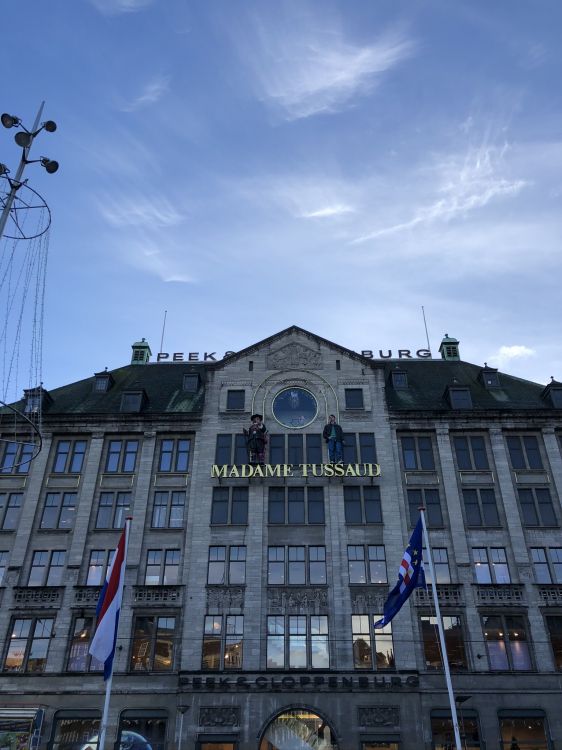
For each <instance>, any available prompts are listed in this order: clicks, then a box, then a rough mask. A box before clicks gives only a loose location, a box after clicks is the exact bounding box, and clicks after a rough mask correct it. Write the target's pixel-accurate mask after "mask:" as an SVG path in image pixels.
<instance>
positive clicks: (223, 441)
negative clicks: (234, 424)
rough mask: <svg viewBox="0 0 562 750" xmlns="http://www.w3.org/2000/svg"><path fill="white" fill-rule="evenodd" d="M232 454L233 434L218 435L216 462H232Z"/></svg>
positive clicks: (219, 463)
mask: <svg viewBox="0 0 562 750" xmlns="http://www.w3.org/2000/svg"><path fill="white" fill-rule="evenodd" d="M231 455H232V435H217V447H216V450H215V464H217V465H218V466H224V465H225V464H230V459H231Z"/></svg>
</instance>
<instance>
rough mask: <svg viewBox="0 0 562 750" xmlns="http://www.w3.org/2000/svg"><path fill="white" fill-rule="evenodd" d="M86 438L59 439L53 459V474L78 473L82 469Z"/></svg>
mask: <svg viewBox="0 0 562 750" xmlns="http://www.w3.org/2000/svg"><path fill="white" fill-rule="evenodd" d="M87 444H88V443H87V441H86V440H59V441H58V442H57V447H56V451H55V458H54V460H53V468H52V469H51V471H52V473H53V474H63V473H65V474H79V473H80V472H81V471H82V465H83V463H84V455H85V453H86V446H87Z"/></svg>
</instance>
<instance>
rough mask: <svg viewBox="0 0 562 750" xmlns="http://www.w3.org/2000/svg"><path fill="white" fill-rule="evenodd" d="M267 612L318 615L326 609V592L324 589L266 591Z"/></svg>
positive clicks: (276, 589)
mask: <svg viewBox="0 0 562 750" xmlns="http://www.w3.org/2000/svg"><path fill="white" fill-rule="evenodd" d="M267 606H268V610H269V612H293V613H295V614H312V615H314V614H319V613H320V612H325V611H326V610H327V608H328V592H327V591H326V590H325V589H297V590H294V589H292V588H287V589H281V588H275V589H273V588H271V589H268V590H267Z"/></svg>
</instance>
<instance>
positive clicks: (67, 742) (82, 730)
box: [49, 711, 100, 750]
mask: <svg viewBox="0 0 562 750" xmlns="http://www.w3.org/2000/svg"><path fill="white" fill-rule="evenodd" d="M99 729H100V713H99V712H98V711H80V712H75V711H59V712H58V713H57V714H55V720H54V722H53V735H52V736H53V740H52V743H51V745H49V748H50V750H98V734H99Z"/></svg>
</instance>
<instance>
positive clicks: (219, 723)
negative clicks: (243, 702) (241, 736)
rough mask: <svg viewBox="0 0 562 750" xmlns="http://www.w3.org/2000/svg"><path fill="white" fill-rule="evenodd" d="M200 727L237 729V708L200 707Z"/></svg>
mask: <svg viewBox="0 0 562 750" xmlns="http://www.w3.org/2000/svg"><path fill="white" fill-rule="evenodd" d="M199 726H200V727H239V726H240V707H239V706H202V707H201V708H200V709H199Z"/></svg>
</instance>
